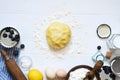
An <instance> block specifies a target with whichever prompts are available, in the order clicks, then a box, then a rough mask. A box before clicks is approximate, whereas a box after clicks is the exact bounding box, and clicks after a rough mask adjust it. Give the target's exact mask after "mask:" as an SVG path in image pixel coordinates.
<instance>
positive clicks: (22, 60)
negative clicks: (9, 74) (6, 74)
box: [18, 56, 32, 71]
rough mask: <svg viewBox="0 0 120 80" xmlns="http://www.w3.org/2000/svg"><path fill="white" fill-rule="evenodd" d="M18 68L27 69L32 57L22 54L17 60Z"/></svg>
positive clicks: (30, 64)
mask: <svg viewBox="0 0 120 80" xmlns="http://www.w3.org/2000/svg"><path fill="white" fill-rule="evenodd" d="M18 64H19V66H20V68H21V69H22V70H24V71H28V70H29V69H30V68H31V66H32V59H31V58H30V57H29V56H22V57H20V58H19V62H18Z"/></svg>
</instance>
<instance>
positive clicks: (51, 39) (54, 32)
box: [46, 22, 71, 49]
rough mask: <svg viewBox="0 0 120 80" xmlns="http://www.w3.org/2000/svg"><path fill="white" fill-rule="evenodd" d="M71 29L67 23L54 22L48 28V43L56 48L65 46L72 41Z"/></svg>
mask: <svg viewBox="0 0 120 80" xmlns="http://www.w3.org/2000/svg"><path fill="white" fill-rule="evenodd" d="M70 37H71V30H70V28H69V26H68V25H67V24H64V23H61V22H54V23H52V24H50V25H49V26H48V28H47V30H46V38H47V42H48V44H49V45H50V46H51V47H53V48H54V49H61V48H64V47H65V46H66V45H67V44H68V42H69V41H70Z"/></svg>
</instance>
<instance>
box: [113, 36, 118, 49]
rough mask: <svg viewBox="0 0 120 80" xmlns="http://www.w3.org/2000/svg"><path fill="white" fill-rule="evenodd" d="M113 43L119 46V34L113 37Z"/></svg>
mask: <svg viewBox="0 0 120 80" xmlns="http://www.w3.org/2000/svg"><path fill="white" fill-rule="evenodd" d="M113 43H114V46H115V47H117V48H120V35H119V36H116V37H115V38H114V40H113Z"/></svg>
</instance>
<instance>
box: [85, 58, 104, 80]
mask: <svg viewBox="0 0 120 80" xmlns="http://www.w3.org/2000/svg"><path fill="white" fill-rule="evenodd" d="M102 66H103V61H101V60H99V61H97V62H96V64H95V65H94V67H93V69H92V70H91V71H90V72H88V73H87V74H86V77H85V78H84V80H93V78H94V75H95V73H96V71H97V70H99V69H100V68H101V67H102Z"/></svg>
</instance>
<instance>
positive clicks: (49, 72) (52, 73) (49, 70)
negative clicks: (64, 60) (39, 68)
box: [45, 67, 56, 80]
mask: <svg viewBox="0 0 120 80" xmlns="http://www.w3.org/2000/svg"><path fill="white" fill-rule="evenodd" d="M45 74H46V77H47V79H48V80H54V79H55V78H56V73H55V70H54V69H53V68H50V67H48V68H46V70H45Z"/></svg>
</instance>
